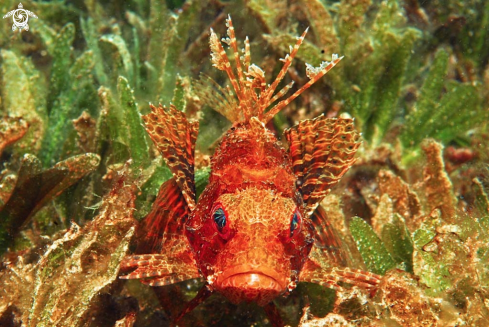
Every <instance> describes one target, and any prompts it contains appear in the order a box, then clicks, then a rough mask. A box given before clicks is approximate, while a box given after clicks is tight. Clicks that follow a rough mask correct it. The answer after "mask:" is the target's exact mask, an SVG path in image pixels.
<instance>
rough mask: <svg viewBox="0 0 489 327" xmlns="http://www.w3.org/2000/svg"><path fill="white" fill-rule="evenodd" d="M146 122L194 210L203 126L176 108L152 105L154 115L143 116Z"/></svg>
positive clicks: (154, 140)
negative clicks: (197, 153)
mask: <svg viewBox="0 0 489 327" xmlns="http://www.w3.org/2000/svg"><path fill="white" fill-rule="evenodd" d="M143 121H144V123H145V125H146V131H147V132H148V134H149V136H150V137H151V139H152V140H153V142H154V143H155V145H156V147H157V148H158V150H159V151H160V153H161V154H162V155H163V158H164V159H165V161H166V163H167V165H168V167H169V168H170V169H171V171H172V173H173V176H174V177H175V180H176V182H177V184H178V186H179V187H180V190H181V192H182V195H183V197H184V198H185V201H186V202H187V204H188V206H189V208H190V210H192V209H193V208H194V207H195V182H194V152H195V141H196V139H197V134H198V130H199V123H198V122H197V121H195V122H189V121H188V120H187V118H186V117H185V114H184V113H183V112H181V111H179V110H178V109H177V108H176V107H175V106H174V105H170V107H164V106H162V105H160V106H159V107H155V106H153V105H151V113H149V114H147V115H145V116H143Z"/></svg>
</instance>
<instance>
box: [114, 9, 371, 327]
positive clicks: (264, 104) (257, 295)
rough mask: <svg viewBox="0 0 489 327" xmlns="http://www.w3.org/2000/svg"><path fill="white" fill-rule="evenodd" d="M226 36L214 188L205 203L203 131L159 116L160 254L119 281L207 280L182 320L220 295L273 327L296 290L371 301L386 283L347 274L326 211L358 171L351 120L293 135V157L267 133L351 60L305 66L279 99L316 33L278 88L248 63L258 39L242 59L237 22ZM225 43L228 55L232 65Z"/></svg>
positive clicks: (321, 121) (218, 60)
mask: <svg viewBox="0 0 489 327" xmlns="http://www.w3.org/2000/svg"><path fill="white" fill-rule="evenodd" d="M226 25H227V27H228V29H227V34H228V37H227V38H225V39H222V40H219V38H218V37H217V35H216V34H215V33H214V31H212V30H211V35H210V48H211V59H212V63H213V66H215V67H216V68H217V69H219V70H223V71H225V72H226V73H227V75H228V77H229V80H230V82H231V85H232V88H233V90H234V92H232V91H231V88H230V87H228V88H222V87H220V86H218V84H217V83H215V82H213V81H211V83H212V85H213V87H214V92H213V93H211V92H208V93H207V95H206V96H205V97H207V98H208V99H207V100H209V101H210V103H212V105H213V106H214V107H215V108H214V109H216V110H217V111H218V112H220V113H221V114H222V115H224V116H225V117H226V118H227V119H228V120H230V121H231V122H232V127H231V128H230V129H229V130H228V131H227V132H226V133H225V135H224V136H223V137H222V139H221V141H220V144H219V146H218V147H217V149H216V151H215V153H214V155H213V156H212V158H211V168H212V170H211V174H210V177H209V182H208V184H207V186H206V187H205V189H204V191H203V192H202V194H201V195H200V197H199V199H198V201H197V199H196V190H195V189H196V188H195V182H194V152H195V141H196V138H197V134H198V122H197V121H189V120H187V118H186V117H185V114H184V113H183V112H182V111H180V110H178V109H177V108H175V107H174V106H173V105H170V106H169V107H163V106H161V105H160V106H159V107H155V106H152V105H151V113H149V114H147V115H145V116H143V121H144V123H145V127H146V130H147V132H148V134H149V136H150V137H151V139H152V140H153V142H154V143H155V145H156V147H157V148H158V150H159V151H160V152H161V154H162V156H163V157H164V159H165V161H166V163H167V165H168V167H169V168H170V169H171V171H172V173H173V178H172V179H170V180H168V181H167V182H165V183H164V184H163V185H162V186H161V189H160V192H159V195H158V197H157V199H156V201H155V203H154V205H153V208H152V211H151V212H150V214H149V215H148V216H147V217H146V218H145V221H144V222H143V225H144V227H143V229H144V230H145V232H146V233H147V235H148V236H147V241H148V242H150V243H151V242H153V243H154V242H156V241H155V240H157V242H158V244H155V248H157V249H158V254H141V255H132V256H128V257H126V258H125V259H124V261H123V262H122V264H121V267H122V269H123V270H125V271H129V270H130V269H133V271H132V272H130V273H129V274H127V275H125V276H121V278H124V279H134V278H137V279H141V281H142V282H143V283H144V284H147V285H151V286H164V285H169V284H173V283H177V282H181V281H185V280H189V279H194V278H201V279H203V280H204V281H205V284H204V286H203V288H202V289H201V290H200V292H199V293H198V295H197V297H196V298H195V299H193V300H192V301H190V302H189V304H188V305H187V307H186V308H185V309H184V311H183V313H182V314H181V315H180V317H181V316H183V315H184V314H185V313H187V312H190V311H191V310H192V309H193V308H194V307H195V306H197V305H198V304H199V303H201V302H202V301H204V300H205V299H206V298H207V297H208V296H209V295H211V294H212V293H213V292H219V293H221V294H223V295H224V296H225V297H226V298H227V299H229V300H230V301H231V302H233V303H239V302H242V301H248V302H251V301H255V302H256V303H257V304H258V305H260V306H263V307H264V308H265V311H266V313H267V315H268V317H269V319H270V320H271V322H272V324H273V325H275V326H280V325H282V321H281V318H280V315H279V313H278V309H277V308H276V307H275V306H274V304H273V302H272V300H274V299H275V298H276V297H278V296H280V295H286V294H288V293H289V292H291V291H292V290H293V289H294V288H295V287H296V285H297V283H298V282H310V283H318V284H320V285H324V286H327V287H330V288H333V289H336V290H340V289H341V286H340V285H339V284H338V283H339V282H342V283H349V284H353V285H355V286H359V287H362V288H365V289H367V290H372V289H375V288H376V286H377V285H378V283H379V280H380V276H377V275H375V274H373V273H369V272H364V271H360V270H356V269H351V268H348V267H347V266H348V258H347V255H346V252H345V250H344V249H343V247H342V245H341V243H340V240H339V238H338V237H337V236H336V233H335V231H334V229H333V228H332V226H331V225H330V224H329V222H328V220H327V217H326V213H325V210H324V209H323V208H321V206H319V203H320V202H321V201H322V200H323V198H324V197H325V195H326V194H327V193H328V192H329V191H330V189H331V188H332V187H333V186H334V185H335V184H336V183H338V181H339V179H340V178H341V177H342V176H343V175H344V174H345V173H346V172H347V171H348V169H349V168H350V166H351V165H352V164H353V163H354V161H355V159H354V155H355V153H356V151H357V149H358V147H359V145H360V141H359V139H360V135H359V133H358V132H357V131H356V130H355V128H354V126H353V119H351V118H326V117H324V116H323V115H321V116H319V117H317V118H315V119H312V120H304V121H301V122H300V123H299V124H297V125H296V126H294V127H292V128H290V129H287V130H285V131H284V135H285V139H286V140H287V143H288V147H287V148H288V150H286V149H285V148H284V147H283V146H282V144H281V142H280V141H279V140H278V139H277V137H276V136H275V135H274V133H273V132H272V131H271V130H270V129H268V128H267V123H268V122H269V121H270V120H271V119H272V118H273V117H274V115H275V114H277V113H278V112H279V111H280V110H281V109H283V108H284V107H285V106H287V105H288V104H289V103H290V102H291V101H292V100H294V99H295V98H297V97H298V96H299V95H300V94H301V93H302V92H303V91H304V90H306V89H307V88H309V87H310V86H311V85H313V84H314V83H315V82H316V81H317V80H319V79H320V78H321V77H322V76H324V75H325V74H326V73H327V72H328V71H329V70H331V69H332V68H333V67H334V66H335V65H336V64H338V62H339V61H340V60H341V58H338V56H337V55H333V58H332V61H331V62H328V61H326V62H323V63H322V64H321V65H320V66H319V67H313V66H311V65H308V64H306V65H307V67H306V72H307V75H308V77H309V81H308V82H307V83H306V84H305V85H304V86H302V87H301V88H300V89H298V90H297V91H296V92H295V93H293V94H292V95H291V96H289V97H288V98H286V99H282V100H280V99H281V98H283V96H284V95H285V94H286V93H287V91H289V90H290V88H291V87H292V83H290V84H288V85H286V86H285V87H284V88H283V89H281V90H280V91H278V92H275V90H276V88H277V86H278V84H279V83H280V82H281V80H282V79H283V77H284V76H285V74H286V72H287V70H288V68H289V67H290V65H291V62H292V60H293V58H294V56H295V55H296V54H297V51H298V49H299V47H300V45H301V43H302V42H303V40H304V37H305V35H306V33H307V30H306V31H305V32H304V33H303V34H302V35H301V36H300V37H299V38H298V39H297V43H296V44H295V46H294V47H290V53H289V54H287V55H286V56H285V58H283V59H281V60H282V61H283V63H284V64H283V67H282V69H281V70H280V72H279V74H278V76H277V78H276V79H275V80H274V81H273V82H272V83H271V84H267V83H266V81H265V74H264V72H263V70H262V69H260V68H259V67H258V66H256V65H254V64H250V44H249V40H248V39H246V40H245V42H244V45H245V47H244V49H243V57H242V58H240V53H239V51H238V45H237V41H236V37H235V32H234V28H233V24H232V21H231V18H230V17H229V18H228V19H227V24H226ZM222 42H224V43H226V44H227V45H228V46H229V49H230V52H232V54H233V56H234V65H232V64H231V61H230V60H229V58H228V56H227V54H226V51H225V49H224V47H223V44H222ZM279 100H280V101H279ZM274 103H275V104H274Z"/></svg>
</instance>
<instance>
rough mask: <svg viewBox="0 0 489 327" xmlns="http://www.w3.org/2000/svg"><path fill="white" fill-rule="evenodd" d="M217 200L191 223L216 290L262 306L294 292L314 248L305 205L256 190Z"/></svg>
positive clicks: (192, 240) (191, 233)
mask: <svg viewBox="0 0 489 327" xmlns="http://www.w3.org/2000/svg"><path fill="white" fill-rule="evenodd" d="M203 196H204V197H205V194H203ZM213 200H214V201H212V203H211V204H210V205H209V204H205V203H206V201H203V202H200V201H199V202H200V203H201V204H202V206H201V207H200V208H199V205H198V206H197V208H196V210H195V211H194V212H193V213H192V214H191V215H190V217H189V221H188V224H187V236H188V239H189V241H190V244H191V246H192V248H193V250H194V253H195V255H196V260H197V262H198V265H199V267H200V269H201V272H202V273H203V274H204V276H205V277H206V278H207V282H208V283H209V285H210V287H211V288H213V289H214V290H216V291H218V292H220V293H222V294H223V295H224V296H226V297H227V298H228V299H229V300H230V301H231V302H233V303H240V302H243V301H247V302H251V301H254V302H257V303H258V304H259V305H266V304H267V303H269V302H270V301H271V300H273V299H274V298H275V297H277V296H278V295H280V294H283V293H285V292H287V291H288V290H291V289H293V288H294V287H295V282H296V281H297V276H298V274H299V272H300V270H301V268H302V266H303V265H304V262H305V260H306V259H307V257H308V255H309V252H310V250H311V247H312V226H311V224H310V222H309V220H308V219H304V217H305V216H304V212H303V210H302V209H301V205H300V203H298V202H299V201H297V199H292V198H290V197H287V196H284V195H282V194H281V193H279V192H276V191H274V190H270V189H266V188H256V187H248V188H245V189H241V190H237V191H236V192H233V193H224V194H220V195H218V196H215V197H214V199H213ZM207 203H208V202H207Z"/></svg>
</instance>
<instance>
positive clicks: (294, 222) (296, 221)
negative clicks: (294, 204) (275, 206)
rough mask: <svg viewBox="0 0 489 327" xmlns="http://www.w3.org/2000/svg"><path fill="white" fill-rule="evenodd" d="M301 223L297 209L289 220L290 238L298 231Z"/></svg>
mask: <svg viewBox="0 0 489 327" xmlns="http://www.w3.org/2000/svg"><path fill="white" fill-rule="evenodd" d="M301 223H302V216H301V213H300V212H299V210H298V209H295V210H294V213H293V214H292V217H291V218H290V237H293V236H294V235H295V234H297V233H298V232H299V231H300V227H301Z"/></svg>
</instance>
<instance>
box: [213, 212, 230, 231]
mask: <svg viewBox="0 0 489 327" xmlns="http://www.w3.org/2000/svg"><path fill="white" fill-rule="evenodd" d="M212 218H213V219H214V222H215V223H216V226H217V229H218V230H219V231H220V232H222V229H223V228H224V227H225V226H226V221H227V217H226V213H225V212H224V209H223V208H221V207H218V208H217V209H216V210H214V213H213V214H212Z"/></svg>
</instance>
